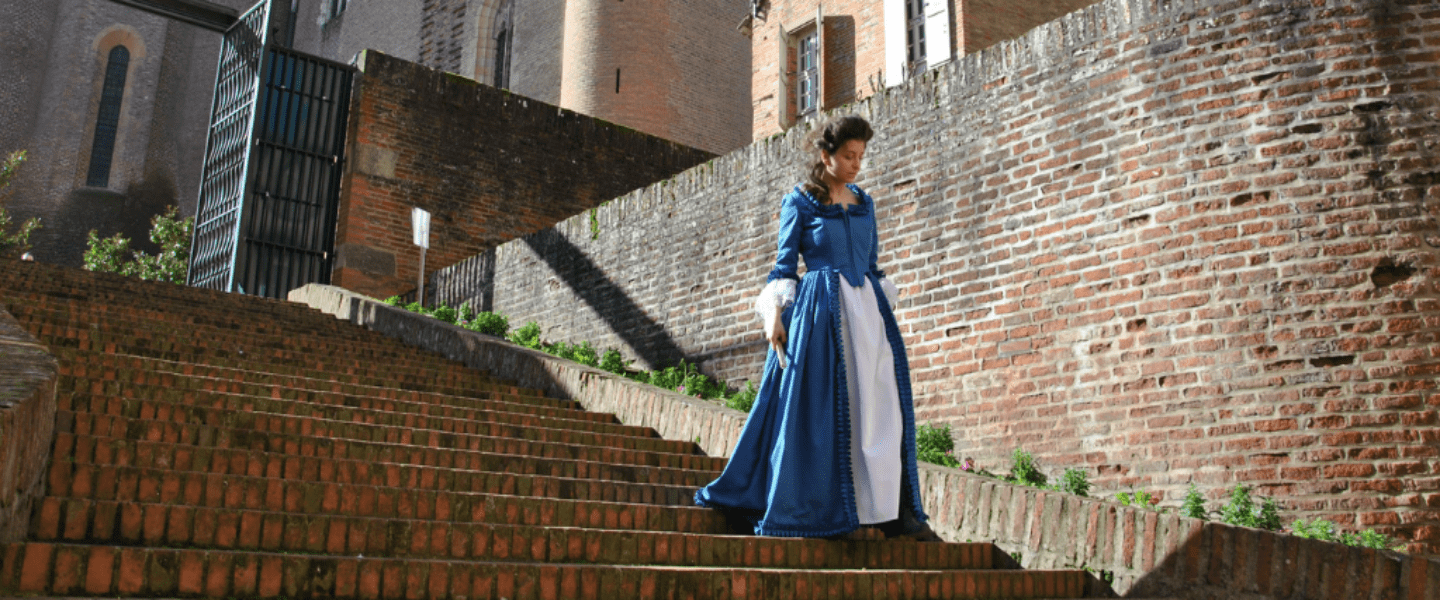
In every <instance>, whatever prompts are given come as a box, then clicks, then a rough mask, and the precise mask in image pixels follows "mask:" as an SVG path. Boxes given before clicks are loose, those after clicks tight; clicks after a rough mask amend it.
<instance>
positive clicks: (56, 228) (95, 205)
mask: <svg viewBox="0 0 1440 600" xmlns="http://www.w3.org/2000/svg"><path fill="white" fill-rule="evenodd" d="M176 197H177V194H176V190H175V184H174V182H173V181H170V179H169V178H168V177H163V176H160V177H150V178H147V179H145V180H144V181H142V182H140V183H137V184H135V185H133V186H131V187H130V188H129V189H128V190H126V191H125V192H124V193H119V192H112V191H109V190H102V189H85V188H81V189H77V190H74V191H71V192H70V193H69V194H66V195H65V197H64V199H63V200H61V202H60V203H59V205H58V206H56V207H55V209H54V211H53V212H51V213H50V214H44V215H40V216H41V220H42V222H41V225H42V227H41V228H40V230H39V231H36V232H35V234H34V235H33V236H32V237H31V239H30V242H31V244H33V245H34V246H35V250H34V253H35V258H36V259H38V260H40V261H42V262H47V263H51V264H57V265H63V266H67V267H77V268H78V267H81V266H83V265H84V264H85V260H84V256H85V246H86V244H85V240H86V234H88V233H89V232H90V230H91V229H95V230H97V233H98V234H99V235H100V237H109V236H111V235H114V234H116V233H119V234H121V235H123V236H125V237H127V238H130V247H131V248H134V249H136V250H144V251H146V252H156V251H158V250H159V248H156V247H155V246H154V244H152V243H150V219H151V218H152V217H154V216H155V215H158V214H162V213H164V212H165V209H166V208H167V207H169V206H170V205H172V204H174V203H175V202H176Z"/></svg>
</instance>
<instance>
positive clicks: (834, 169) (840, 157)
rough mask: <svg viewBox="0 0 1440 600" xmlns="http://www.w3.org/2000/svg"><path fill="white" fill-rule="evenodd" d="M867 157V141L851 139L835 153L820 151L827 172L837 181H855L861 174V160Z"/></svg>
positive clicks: (831, 178) (832, 179)
mask: <svg viewBox="0 0 1440 600" xmlns="http://www.w3.org/2000/svg"><path fill="white" fill-rule="evenodd" d="M864 158H865V142H864V141H863V140H850V141H847V142H845V143H844V144H843V145H841V146H840V148H839V149H838V150H836V151H835V153H834V154H827V153H825V152H824V151H823V150H822V151H821V152H820V160H821V161H823V162H824V163H825V174H826V175H827V176H828V177H829V179H830V180H831V181H834V182H836V183H854V182H855V177H856V176H858V175H860V161H861V160H862V159H864Z"/></svg>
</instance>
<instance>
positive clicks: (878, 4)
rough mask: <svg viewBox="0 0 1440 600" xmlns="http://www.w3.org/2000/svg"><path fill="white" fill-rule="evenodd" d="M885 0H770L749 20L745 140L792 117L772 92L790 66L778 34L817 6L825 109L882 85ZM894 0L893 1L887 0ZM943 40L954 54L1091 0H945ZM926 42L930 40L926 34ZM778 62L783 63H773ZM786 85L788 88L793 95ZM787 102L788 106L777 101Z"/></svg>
mask: <svg viewBox="0 0 1440 600" xmlns="http://www.w3.org/2000/svg"><path fill="white" fill-rule="evenodd" d="M886 1H887V0H821V1H820V2H815V1H813V0H774V1H771V2H768V3H766V6H767V7H768V10H766V11H765V13H764V14H762V15H761V17H762V18H760V19H755V20H754V21H753V23H752V33H751V60H752V62H753V65H752V69H751V86H752V94H751V117H752V120H753V123H754V124H753V130H754V135H753V139H756V140H759V139H763V138H766V137H769V136H772V135H775V134H777V133H780V132H782V131H784V130H785V129H787V128H789V127H790V126H792V125H793V124H794V123H795V121H796V118H795V110H794V103H795V102H794V98H793V97H790V98H780V92H779V90H780V78H781V77H782V76H784V77H793V76H792V75H788V74H790V73H793V71H794V70H795V64H794V60H795V59H794V51H793V50H791V51H789V52H788V53H782V51H781V48H780V43H781V40H782V36H783V35H784V34H782V33H781V31H782V30H783V31H786V32H789V33H790V34H793V33H794V32H795V31H796V30H797V29H798V28H800V27H802V26H804V25H805V24H806V23H810V22H813V21H814V19H815V15H816V12H817V11H816V8H817V5H818V7H819V9H820V11H821V12H823V13H824V20H825V25H824V27H825V33H824V36H825V40H824V49H823V51H824V59H823V61H824V63H825V67H824V68H825V83H824V89H823V90H822V91H823V92H824V101H823V103H822V105H821V108H822V109H824V110H829V109H832V108H835V107H838V106H841V105H844V104H849V103H851V102H855V101H856V100H860V99H864V98H867V97H869V96H871V95H873V94H875V93H878V92H879V91H880V90H883V89H884V87H885V4H886ZM888 1H893V2H899V1H901V0H888ZM948 2H949V15H950V32H951V34H950V37H949V38H948V39H947V40H945V43H946V44H949V45H950V54H951V56H954V57H959V56H964V55H966V54H970V53H974V52H978V51H980V50H983V49H985V48H988V47H990V46H992V45H994V44H995V43H997V42H1001V41H1004V40H1009V39H1014V38H1015V37H1018V36H1020V35H1021V34H1024V33H1025V32H1027V31H1029V30H1030V29H1032V28H1034V27H1036V26H1039V25H1041V24H1043V23H1047V22H1049V21H1053V20H1055V19H1058V18H1060V17H1061V16H1064V15H1065V14H1067V13H1070V12H1072V11H1075V10H1079V9H1081V8H1084V7H1086V6H1090V5H1092V4H1094V3H1095V0H948ZM927 43H935V39H933V37H932V38H931V39H928V40H927ZM782 60H784V61H785V69H783V70H782V69H781V68H780V63H781V61H782ZM794 94H795V90H794V88H793V86H792V87H790V88H789V90H788V95H789V96H793V95H794ZM781 101H787V102H788V103H789V105H790V108H789V110H785V109H784V108H783V107H781V105H780V104H779V103H780V102H781Z"/></svg>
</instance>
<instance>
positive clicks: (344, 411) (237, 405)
mask: <svg viewBox="0 0 1440 600" xmlns="http://www.w3.org/2000/svg"><path fill="white" fill-rule="evenodd" d="M210 383H211V382H209V381H205V380H198V379H194V378H183V377H177V378H173V379H170V380H169V381H167V382H164V385H140V384H133V383H132V384H129V385H123V384H107V383H106V382H99V381H92V380H85V379H75V378H61V381H60V382H59V385H57V388H60V389H57V390H56V396H57V398H56V405H57V406H58V407H59V409H60V410H73V411H75V412H94V413H102V414H112V415H117V416H125V417H130V418H139V419H156V418H157V417H156V416H155V415H158V414H162V413H184V414H185V415H188V416H189V418H190V419H191V422H208V423H210V424H219V423H217V422H213V421H204V420H200V421H196V420H194V419H200V418H202V414H201V413H202V412H206V411H209V412H215V411H222V412H223V411H228V412H232V413H233V412H243V413H256V414H273V415H288V416H293V417H300V418H309V419H323V420H327V421H337V422H346V423H357V424H368V425H375V426H389V427H406V428H410V429H417V430H421V429H423V430H427V431H437V432H448V433H471V434H474V433H477V432H479V431H480V430H481V429H482V428H483V427H485V426H497V427H526V428H534V429H535V430H536V431H539V432H546V431H568V432H574V433H576V434H590V435H597V436H607V437H613V438H637V439H642V440H652V441H653V442H654V443H658V442H660V441H662V440H661V439H660V438H659V437H658V436H656V435H655V433H654V431H653V430H651V429H649V428H647V427H635V426H628V425H620V424H616V423H603V422H598V421H596V420H581V419H568V418H562V417H554V416H538V415H535V414H533V412H539V411H536V410H534V408H533V407H530V406H528V405H526V404H522V403H518V402H505V401H487V400H474V401H472V402H468V403H466V404H472V405H478V406H480V407H481V408H478V409H476V408H463V407H456V406H453V405H447V404H439V403H410V402H397V401H391V400H384V399H374V398H364V397H355V396H344V395H341V394H327V393H307V392H305V391H304V390H299V391H296V390H286V389H285V388H283V387H278V386H276V387H272V388H271V390H265V389H254V388H253V386H245V387H248V388H251V389H246V390H245V391H244V392H240V393H233V392H229V391H207V390H206V389H205V388H206V387H213V386H211V385H210ZM227 387H232V386H227ZM233 388H241V389H245V388H242V387H241V386H239V385H236V386H233ZM233 388H232V389H233ZM76 390H81V391H76ZM90 390H100V392H99V393H94V392H91V391H90ZM267 391H273V393H266V392H267ZM274 396H292V397H290V398H276V397H274ZM527 409H528V410H527ZM540 410H542V411H544V412H549V413H551V414H562V415H565V416H578V415H581V414H585V413H582V412H579V411H570V412H568V413H566V412H561V411H555V410H545V409H544V408H543V407H542V408H541V409H540ZM160 420H175V421H177V422H179V418H169V417H167V418H160ZM493 435H499V434H493ZM535 435H539V434H534V435H531V436H529V437H532V438H533V437H534V436H535ZM647 443H651V442H647ZM666 446H667V447H669V446H673V447H671V448H669V451H674V452H686V451H689V452H694V450H693V449H690V448H689V447H688V446H686V445H685V444H684V443H672V444H668V445H666Z"/></svg>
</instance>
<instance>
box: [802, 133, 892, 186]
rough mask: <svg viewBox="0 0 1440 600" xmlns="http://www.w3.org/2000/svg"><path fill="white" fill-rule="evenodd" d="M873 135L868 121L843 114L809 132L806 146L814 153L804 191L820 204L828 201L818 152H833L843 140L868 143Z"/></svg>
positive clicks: (821, 161) (823, 168)
mask: <svg viewBox="0 0 1440 600" xmlns="http://www.w3.org/2000/svg"><path fill="white" fill-rule="evenodd" d="M874 136H875V130H874V129H871V128H870V123H868V122H866V121H865V119H862V118H860V117H859V116H857V115H845V116H843V117H831V118H830V119H827V120H826V121H825V124H824V125H823V126H821V127H818V128H816V129H815V131H812V132H811V133H810V137H809V138H808V139H807V142H806V144H805V145H806V147H807V148H808V149H809V150H812V151H818V152H816V153H815V162H813V163H811V164H810V173H809V175H808V177H806V179H805V185H804V188H805V191H807V192H810V195H811V196H814V197H815V200H817V201H819V202H820V203H821V204H829V203H830V186H828V185H826V184H825V179H824V175H825V161H823V160H821V159H820V153H821V152H823V153H825V154H831V155H833V154H835V152H836V151H837V150H839V149H840V147H841V146H844V145H845V142H848V141H850V140H860V141H862V142H866V143H869V142H870V138H872V137H874Z"/></svg>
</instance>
